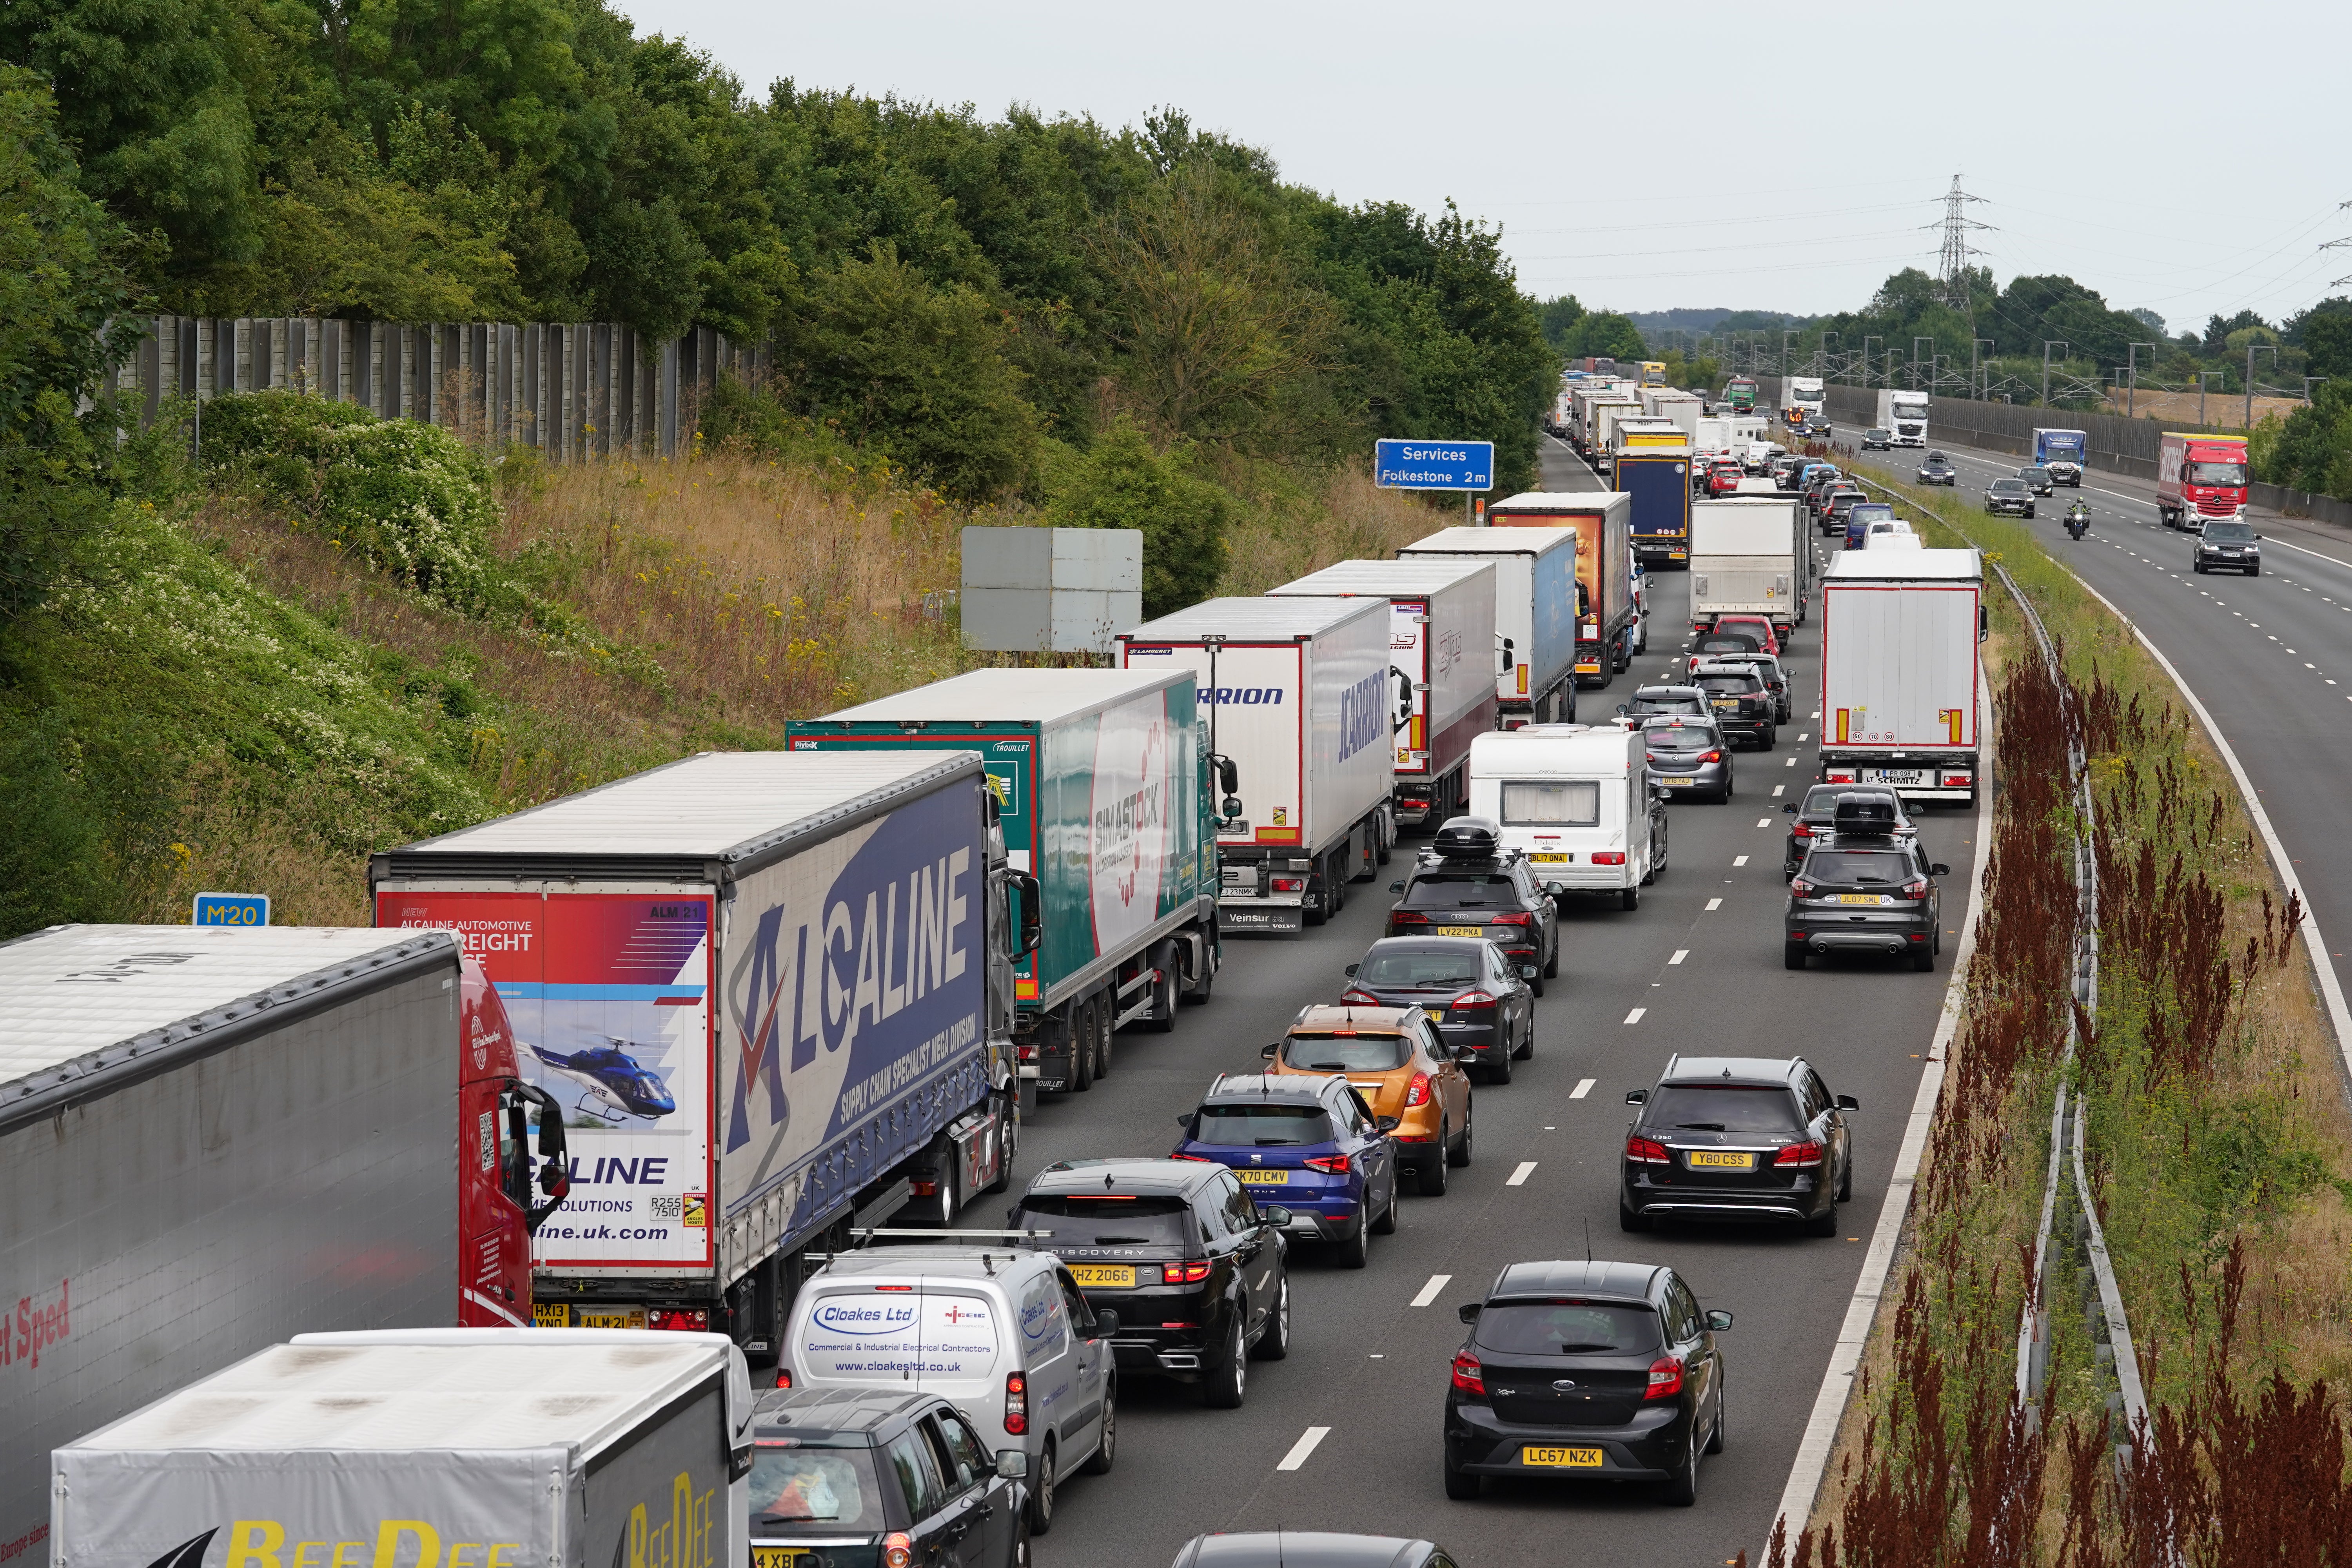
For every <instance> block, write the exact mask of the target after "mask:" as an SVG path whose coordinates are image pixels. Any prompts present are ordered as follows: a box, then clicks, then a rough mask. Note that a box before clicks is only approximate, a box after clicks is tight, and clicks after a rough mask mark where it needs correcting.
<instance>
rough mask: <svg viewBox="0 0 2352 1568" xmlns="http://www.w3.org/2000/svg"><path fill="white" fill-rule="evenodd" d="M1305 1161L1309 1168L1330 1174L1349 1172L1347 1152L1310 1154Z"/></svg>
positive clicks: (1342, 1174) (1337, 1174) (1341, 1174)
mask: <svg viewBox="0 0 2352 1568" xmlns="http://www.w3.org/2000/svg"><path fill="white" fill-rule="evenodd" d="M1305 1163H1306V1166H1307V1169H1308V1170H1310V1171H1320V1172H1322V1173H1324V1174H1326V1175H1329V1176H1344V1175H1346V1174H1347V1173H1348V1156H1346V1155H1345V1154H1309V1155H1308V1156H1307V1159H1306V1161H1305Z"/></svg>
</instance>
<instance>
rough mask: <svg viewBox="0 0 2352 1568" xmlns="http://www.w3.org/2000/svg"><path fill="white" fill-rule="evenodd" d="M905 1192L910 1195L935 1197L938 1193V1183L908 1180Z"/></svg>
mask: <svg viewBox="0 0 2352 1568" xmlns="http://www.w3.org/2000/svg"><path fill="white" fill-rule="evenodd" d="M907 1193H908V1196H910V1197H918V1198H935V1197H938V1196H939V1195H940V1184H938V1183H937V1182H908V1184H907Z"/></svg>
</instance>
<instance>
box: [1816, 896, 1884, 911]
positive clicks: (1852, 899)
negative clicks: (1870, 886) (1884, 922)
mask: <svg viewBox="0 0 2352 1568" xmlns="http://www.w3.org/2000/svg"><path fill="white" fill-rule="evenodd" d="M1894 901H1895V900H1893V899H1890V898H1888V897H1887V896H1886V895H1885V893H1832V894H1831V895H1830V902H1831V903H1833V904H1868V905H1870V906H1871V907H1872V908H1874V909H1875V908H1877V907H1878V906H1879V905H1881V904H1891V903H1893V902H1894Z"/></svg>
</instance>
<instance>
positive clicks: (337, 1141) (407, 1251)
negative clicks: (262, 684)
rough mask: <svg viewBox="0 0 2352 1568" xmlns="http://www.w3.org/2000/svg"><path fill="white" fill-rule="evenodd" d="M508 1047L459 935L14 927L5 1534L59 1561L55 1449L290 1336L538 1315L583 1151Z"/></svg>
mask: <svg viewBox="0 0 2352 1568" xmlns="http://www.w3.org/2000/svg"><path fill="white" fill-rule="evenodd" d="M516 1057H517V1047H516V1042H515V1035H514V1030H513V1028H512V1027H511V1026H509V1023H508V1020H507V1016H506V1014H505V1012H504V1011H503V1009H502V1008H501V1007H500V1005H499V997H498V995H497V994H496V993H495V992H493V991H492V990H491V989H490V987H489V985H488V983H487V982H485V981H484V979H483V978H482V972H481V970H480V969H479V967H478V966H477V965H476V964H474V963H472V962H471V961H469V960H467V958H466V957H465V956H464V953H463V951H462V950H461V949H460V947H459V946H458V942H457V938H456V937H455V936H453V935H451V934H450V933H449V932H447V931H365V930H360V931H353V930H350V929H347V928H331V929H328V928H310V927H301V926H265V927H258V928H253V929H239V928H235V927H227V926H146V925H61V926H52V927H50V928H49V929H48V930H47V931H36V932H34V933H32V934H30V935H27V936H22V937H18V938H17V939H16V941H14V942H7V943H5V944H0V1063H5V1066H0V1191H5V1192H6V1194H7V1198H8V1205H9V1213H10V1215H11V1216H12V1221H11V1223H10V1224H9V1225H8V1226H6V1227H5V1232H0V1279H6V1280H7V1281H8V1286H7V1289H8V1292H9V1295H10V1297H11V1298H13V1300H12V1301H11V1304H10V1306H9V1308H8V1312H7V1317H6V1321H5V1332H4V1333H0V1373H5V1384H4V1385H5V1388H6V1390H7V1401H6V1402H7V1407H8V1419H7V1421H6V1422H5V1423H0V1428H4V1429H5V1436H0V1537H5V1542H7V1543H8V1544H9V1545H11V1546H12V1547H13V1548H14V1550H13V1551H12V1552H10V1553H9V1554H10V1555H19V1554H21V1555H23V1556H24V1558H25V1561H26V1562H28V1563H29V1562H40V1561H45V1560H48V1559H49V1557H50V1548H44V1547H39V1546H38V1542H40V1540H41V1537H42V1535H43V1534H44V1533H45V1532H46V1531H47V1527H48V1525H49V1523H50V1521H51V1511H50V1510H51V1502H52V1499H51V1497H50V1495H49V1490H48V1475H49V1455H50V1451H51V1450H52V1449H56V1448H60V1447H65V1446H67V1445H68V1444H69V1443H70V1442H71V1441H72V1440H73V1439H74V1438H76V1437H78V1436H81V1435H82V1434H83V1433H85V1432H89V1431H90V1430H92V1429H94V1428H97V1427H100V1426H105V1425H106V1424H107V1423H109V1422H111V1421H115V1420H118V1419H120V1418H121V1417H122V1416H125V1415H129V1414H131V1412H132V1411H133V1410H136V1409H138V1408H139V1407H140V1406H141V1405H145V1404H147V1403H149V1402H150V1401H152V1400H155V1399H159V1398H162V1397H163V1395H165V1394H169V1393H170V1392H171V1391H172V1390H173V1389H174V1388H177V1387H180V1386H182V1385H183V1384H188V1383H192V1382H194V1381H195V1380H197V1379H199V1378H202V1377H205V1376H207V1375H209V1374H211V1373H215V1372H218V1371H219V1370H220V1369H221V1368H223V1367H224V1366H226V1365H228V1364H229V1363H233V1362H236V1361H237V1360H239V1359H240V1358H242V1357H245V1356H249V1355H252V1354H254V1353H255V1352H258V1351H260V1350H262V1349H263V1348H264V1347H266V1346H268V1345H270V1344H272V1343H275V1342H278V1340H281V1339H283V1338H284V1337H286V1336H287V1335H289V1334H291V1333H295V1332H298V1331H301V1330H303V1329H378V1328H386V1327H391V1326H394V1325H407V1324H445V1325H446V1324H460V1325H470V1326H497V1325H507V1326H520V1325H521V1324H524V1323H528V1322H529V1321H530V1312H531V1279H530V1226H531V1225H532V1224H534V1223H536V1222H537V1221H539V1220H541V1219H543V1218H545V1217H546V1215H548V1214H549V1212H551V1210H553V1209H554V1208H555V1207H556V1205H557V1202H558V1201H559V1200H560V1199H561V1198H562V1194H563V1192H564V1184H565V1176H566V1167H565V1162H564V1147H563V1130H562V1128H561V1127H560V1126H553V1125H551V1126H550V1127H549V1129H548V1135H547V1137H545V1138H544V1139H542V1141H541V1145H540V1148H541V1155H542V1156H543V1158H541V1159H540V1160H534V1158H533V1156H532V1153H531V1150H530V1144H529V1142H527V1141H526V1138H525V1133H524V1126H525V1122H526V1120H527V1114H528V1111H529V1110H530V1107H531V1105H532V1104H533V1100H532V1091H531V1090H530V1088H529V1087H528V1086H527V1085H526V1084H525V1083H524V1082H523V1079H522V1074H521V1069H520V1067H519V1066H518V1064H517V1059H516ZM224 1521H226V1516H223V1519H222V1521H215V1522H224ZM196 1533H198V1531H196V1530H191V1531H188V1532H187V1534H188V1535H194V1534H196ZM180 1539H185V1537H180V1538H176V1539H175V1540H174V1541H173V1542H166V1543H165V1547H158V1548H155V1549H153V1550H151V1551H149V1552H146V1553H145V1554H144V1555H142V1556H141V1557H140V1558H139V1560H138V1562H137V1563H135V1564H134V1565H132V1568H146V1565H147V1563H150V1562H151V1561H152V1560H153V1559H154V1558H155V1557H156V1556H157V1555H159V1554H160V1552H162V1551H163V1550H164V1549H165V1548H166V1547H168V1546H170V1545H175V1544H177V1542H178V1540H180ZM54 1545H55V1542H52V1546H54ZM28 1548H31V1549H32V1550H29V1551H28V1550H27V1549H28ZM75 1560H76V1561H79V1556H77V1557H76V1559H75Z"/></svg>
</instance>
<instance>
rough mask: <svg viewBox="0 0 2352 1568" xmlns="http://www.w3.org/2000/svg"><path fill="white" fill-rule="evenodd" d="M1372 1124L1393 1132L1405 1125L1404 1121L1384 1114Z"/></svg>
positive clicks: (1384, 1130) (1382, 1129)
mask: <svg viewBox="0 0 2352 1568" xmlns="http://www.w3.org/2000/svg"><path fill="white" fill-rule="evenodd" d="M1372 1125H1373V1126H1375V1127H1377V1128H1379V1129H1380V1130H1381V1131H1383V1132H1393V1131H1396V1130H1397V1129H1398V1128H1400V1127H1402V1126H1403V1125H1404V1123H1403V1122H1402V1121H1398V1120H1397V1119H1396V1118H1395V1117H1393V1116H1383V1117H1381V1118H1379V1119H1378V1120H1376V1121H1374V1122H1373V1123H1372Z"/></svg>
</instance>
